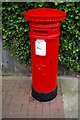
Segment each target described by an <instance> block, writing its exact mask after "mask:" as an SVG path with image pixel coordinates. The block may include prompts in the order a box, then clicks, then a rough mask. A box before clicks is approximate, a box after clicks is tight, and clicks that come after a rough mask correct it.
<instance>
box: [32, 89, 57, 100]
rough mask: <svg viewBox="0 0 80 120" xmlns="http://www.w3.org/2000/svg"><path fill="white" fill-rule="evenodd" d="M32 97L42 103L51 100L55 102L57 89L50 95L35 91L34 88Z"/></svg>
mask: <svg viewBox="0 0 80 120" xmlns="http://www.w3.org/2000/svg"><path fill="white" fill-rule="evenodd" d="M32 96H33V97H34V98H35V99H36V100H38V101H41V102H47V101H50V100H53V99H54V98H55V97H56V96H57V87H56V89H54V91H52V92H49V93H40V92H37V91H35V90H34V88H32Z"/></svg>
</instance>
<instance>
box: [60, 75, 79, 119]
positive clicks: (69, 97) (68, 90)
mask: <svg viewBox="0 0 80 120" xmlns="http://www.w3.org/2000/svg"><path fill="white" fill-rule="evenodd" d="M78 80H79V79H78V78H77V77H70V76H69V77H66V76H62V77H61V76H60V77H59V81H60V83H61V89H62V94H63V102H64V104H63V105H64V114H65V118H78Z"/></svg>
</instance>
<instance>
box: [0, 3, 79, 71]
mask: <svg viewBox="0 0 80 120" xmlns="http://www.w3.org/2000/svg"><path fill="white" fill-rule="evenodd" d="M39 7H50V8H57V9H60V10H63V11H65V12H67V18H66V20H64V21H62V26H61V38H60V50H59V64H60V65H64V66H65V67H66V68H67V69H68V70H70V71H79V67H80V64H79V41H80V31H79V30H80V3H79V2H71V3H70V2H69V3H67V2H23V3H17V2H14V3H13V2H12V3H9V2H6V3H3V4H2V37H3V48H7V49H10V51H11V53H12V55H14V56H16V57H17V60H18V61H19V62H20V63H24V64H25V65H26V64H29V63H30V62H31V60H30V41H29V25H28V22H27V21H26V20H24V17H23V12H24V11H27V10H29V9H33V8H39Z"/></svg>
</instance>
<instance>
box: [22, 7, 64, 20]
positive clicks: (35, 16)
mask: <svg viewBox="0 0 80 120" xmlns="http://www.w3.org/2000/svg"><path fill="white" fill-rule="evenodd" d="M24 18H25V19H26V20H29V21H34V22H52V21H61V20H64V19H65V18H66V12H63V11H61V10H57V9H53V8H37V9H32V10H28V11H26V12H24Z"/></svg>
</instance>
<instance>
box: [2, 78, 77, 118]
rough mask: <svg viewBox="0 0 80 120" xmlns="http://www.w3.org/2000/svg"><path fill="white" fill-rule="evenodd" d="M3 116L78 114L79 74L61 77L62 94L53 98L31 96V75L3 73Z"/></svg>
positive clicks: (63, 115)
mask: <svg viewBox="0 0 80 120" xmlns="http://www.w3.org/2000/svg"><path fill="white" fill-rule="evenodd" d="M2 117H3V118H78V78H77V77H70V76H68V77H67V76H59V77H58V95H57V97H56V98H55V99H53V100H52V101H49V102H39V101H37V100H35V99H34V98H32V96H31V77H28V76H3V79H2Z"/></svg>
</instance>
